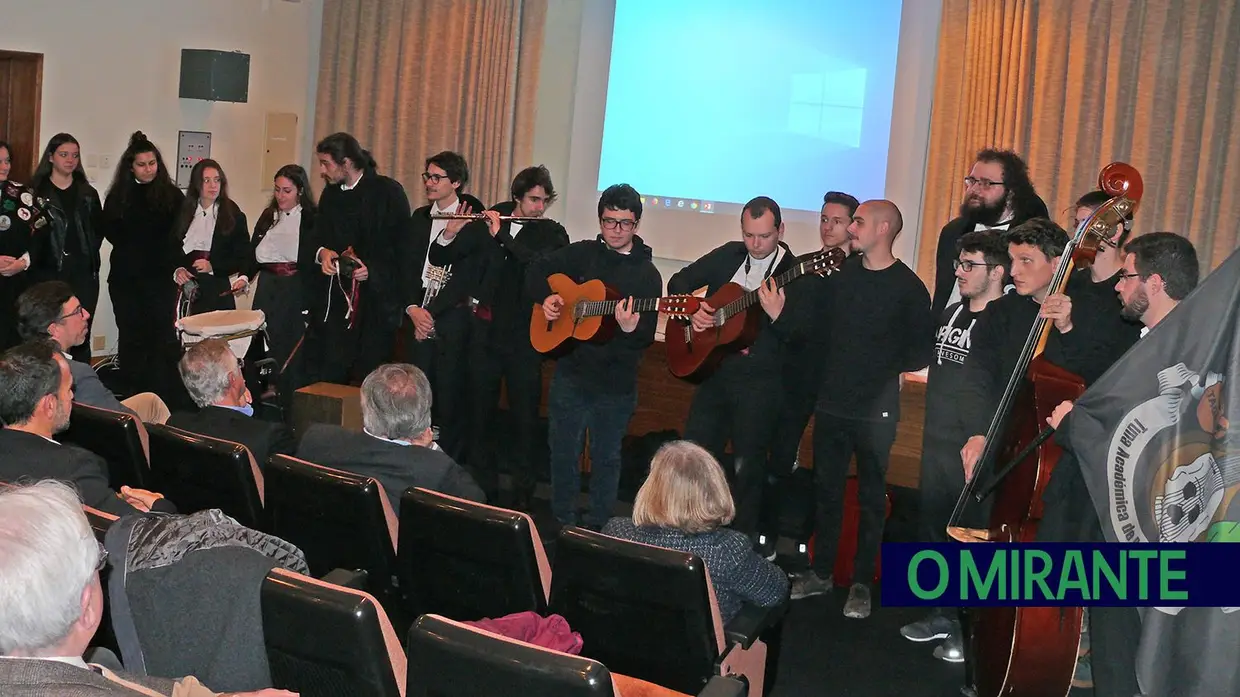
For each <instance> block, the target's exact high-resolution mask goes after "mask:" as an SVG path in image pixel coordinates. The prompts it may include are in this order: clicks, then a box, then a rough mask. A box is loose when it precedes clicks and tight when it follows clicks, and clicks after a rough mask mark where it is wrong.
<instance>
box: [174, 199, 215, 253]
mask: <svg viewBox="0 0 1240 697" xmlns="http://www.w3.org/2000/svg"><path fill="white" fill-rule="evenodd" d="M219 209H220V204H218V203H212V204H211V207H210V208H203V207H201V206H199V207H198V209H197V210H195V211H194V219H193V220H192V221H190V224H189V229H188V230H186V231H185V242H184V243H183V244H182V245H181V250H182V251H184V252H185V253H186V254H189V253H190V252H210V251H211V237H212V236H213V235H214V234H215V220H216V214H217V213H219Z"/></svg>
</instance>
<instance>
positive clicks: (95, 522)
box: [82, 506, 121, 656]
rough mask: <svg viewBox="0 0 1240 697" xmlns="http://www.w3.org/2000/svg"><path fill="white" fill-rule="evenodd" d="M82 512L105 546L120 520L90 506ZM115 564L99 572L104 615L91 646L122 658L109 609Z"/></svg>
mask: <svg viewBox="0 0 1240 697" xmlns="http://www.w3.org/2000/svg"><path fill="white" fill-rule="evenodd" d="M82 511H83V512H84V513H86V520H87V521H89V522H90V529H91V531H92V532H94V533H95V539H96V540H98V541H99V544H103V538H104V537H105V536H106V535H107V534H108V530H109V529H111V527H112V523H115V522H116V521H117V520H118V518H117V517H116V516H114V515H112V514H111V513H106V512H104V511H100V510H98V509H95V508H91V507H90V506H82ZM114 562H115V560H113V559H109V560H108V565H107V566H105V567H104V569H103V570H102V571H100V572H99V585H100V587H101V588H102V589H103V614H102V616H101V617H100V618H99V627H98V628H97V629H96V630H95V636H94V637H92V638H91V640H90V645H91V646H92V647H102V648H105V649H107V650H108V651H111V652H112V655H114V656H120V655H121V649H120V646H118V645H117V643H116V634H115V633H114V632H113V631H112V612H111V611H110V609H109V607H108V576H110V575H111V571H112V564H113V563H114Z"/></svg>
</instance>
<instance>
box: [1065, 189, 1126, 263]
mask: <svg viewBox="0 0 1240 697" xmlns="http://www.w3.org/2000/svg"><path fill="white" fill-rule="evenodd" d="M1112 198H1114V197H1113V196H1111V195H1110V194H1108V193H1107V192H1105V191H1102V190H1100V189H1095V190H1093V191H1091V192H1089V193H1087V194H1085V195H1084V196H1081V197H1080V198H1078V199H1077V200H1076V206H1075V208H1088V209H1089V210H1091V211H1096V210H1098V209H1099V208H1100V207H1101V206H1102V204H1104V203H1106V202H1107V201H1110V200H1111V199H1112ZM1075 213H1076V211H1075V210H1074V211H1073V214H1075ZM1123 220H1124V231H1123V232H1121V233H1120V235H1119V242H1118V243H1116V245H1115V246H1116V247H1118V248H1120V249H1123V248H1124V244H1125V243H1127V242H1128V236H1129V235H1131V234H1132V211H1131V210H1129V211H1128V213H1127V214H1125V215H1124V219H1123Z"/></svg>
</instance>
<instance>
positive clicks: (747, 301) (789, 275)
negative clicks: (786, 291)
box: [716, 264, 805, 318]
mask: <svg viewBox="0 0 1240 697" xmlns="http://www.w3.org/2000/svg"><path fill="white" fill-rule="evenodd" d="M804 275H805V264H796V265H795V266H793V267H792V268H791V269H788V270H787V271H785V272H783V273H781V274H779V275H778V276H774V277H773V279H774V281H775V287H776V288H783V287H784V286H786V285H788V284H789V283H790V282H792V281H795V280H796V279H798V278H800V277H802V276H804ZM756 304H758V291H757V289H754V290H751V291H748V292H746V293H745V294H744V295H742V296H741V297H739V298H737V299H736V300H733V301H732V302H730V303H728V304H727V305H724V306H723V307H721V308H719V310H718V311H716V315H718V314H719V313H722V314H723V317H724V318H727V317H733V316H735V315H738V314H740V313H742V312H744V311H745V310H748V309H749V308H750V307H753V306H754V305H756Z"/></svg>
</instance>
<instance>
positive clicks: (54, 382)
mask: <svg viewBox="0 0 1240 697" xmlns="http://www.w3.org/2000/svg"><path fill="white" fill-rule="evenodd" d="M59 352H60V349H59V347H56V346H55V345H54V344H53V342H52V341H51V340H50V339H34V340H31V341H27V342H26V343H24V344H20V345H18V346H14V347H13V348H11V349H9V350H8V351H5V352H4V355H3V356H0V385H4V389H3V390H0V422H2V423H3V424H4V425H5V426H19V425H21V424H24V423H26V422H27V421H30V417H32V416H34V410H35V409H36V408H38V406H39V400H41V399H43V398H44V397H46V396H48V395H49V394H51V395H54V394H56V393H58V392H60V364H58V363H57V362H56V354H57V353H59Z"/></svg>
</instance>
